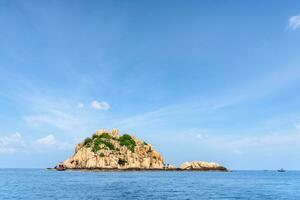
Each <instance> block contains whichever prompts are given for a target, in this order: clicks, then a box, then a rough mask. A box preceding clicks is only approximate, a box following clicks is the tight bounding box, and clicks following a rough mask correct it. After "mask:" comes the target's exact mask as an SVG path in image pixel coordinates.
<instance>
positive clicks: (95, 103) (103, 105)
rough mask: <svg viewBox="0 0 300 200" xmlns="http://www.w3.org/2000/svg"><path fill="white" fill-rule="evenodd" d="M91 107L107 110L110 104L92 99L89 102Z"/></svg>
mask: <svg viewBox="0 0 300 200" xmlns="http://www.w3.org/2000/svg"><path fill="white" fill-rule="evenodd" d="M91 107H92V108H94V109H97V110H108V109H110V105H109V104H108V103H107V102H105V101H102V102H101V101H97V100H94V101H92V102H91Z"/></svg>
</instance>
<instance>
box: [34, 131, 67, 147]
mask: <svg viewBox="0 0 300 200" xmlns="http://www.w3.org/2000/svg"><path fill="white" fill-rule="evenodd" d="M33 143H34V144H38V145H43V146H44V147H51V148H57V149H62V150H63V149H69V148H71V147H72V146H71V145H70V144H69V143H66V142H61V141H58V140H56V139H55V137H54V135H53V134H49V135H47V136H45V137H43V138H40V139H37V140H36V141H34V142H33Z"/></svg>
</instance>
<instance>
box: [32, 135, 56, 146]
mask: <svg viewBox="0 0 300 200" xmlns="http://www.w3.org/2000/svg"><path fill="white" fill-rule="evenodd" d="M36 142H37V143H38V144H44V145H52V144H54V143H55V138H54V136H53V135H52V134H50V135H47V136H46V137H43V138H40V139H38V140H37V141H36Z"/></svg>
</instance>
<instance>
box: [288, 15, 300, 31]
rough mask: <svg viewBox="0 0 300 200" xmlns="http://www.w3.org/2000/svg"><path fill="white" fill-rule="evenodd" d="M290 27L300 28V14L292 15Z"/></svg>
mask: <svg viewBox="0 0 300 200" xmlns="http://www.w3.org/2000/svg"><path fill="white" fill-rule="evenodd" d="M288 27H289V29H290V30H296V29H298V28H300V15H296V16H292V17H290V19H289V26H288Z"/></svg>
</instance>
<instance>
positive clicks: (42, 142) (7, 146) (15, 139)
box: [0, 133, 72, 154]
mask: <svg viewBox="0 0 300 200" xmlns="http://www.w3.org/2000/svg"><path fill="white" fill-rule="evenodd" d="M36 148H38V149H39V150H41V149H45V148H48V149H49V148H51V149H53V150H66V149H70V148H72V145H71V144H69V143H66V142H61V141H59V140H57V139H56V138H55V136H54V135H53V134H49V135H47V136H45V137H42V138H38V139H35V140H31V141H28V140H27V141H26V140H24V139H23V137H22V135H21V134H20V133H14V134H11V135H8V136H2V137H0V154H1V153H2V154H12V153H17V152H18V151H30V150H34V149H36Z"/></svg>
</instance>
